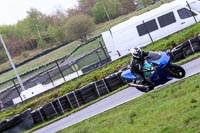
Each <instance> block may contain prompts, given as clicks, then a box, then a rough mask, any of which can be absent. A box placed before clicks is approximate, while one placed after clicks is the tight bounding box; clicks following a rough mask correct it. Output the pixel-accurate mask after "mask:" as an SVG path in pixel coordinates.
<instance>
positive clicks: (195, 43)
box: [189, 36, 200, 52]
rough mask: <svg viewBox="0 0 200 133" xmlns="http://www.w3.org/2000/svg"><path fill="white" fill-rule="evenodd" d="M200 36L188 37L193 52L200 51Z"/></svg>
mask: <svg viewBox="0 0 200 133" xmlns="http://www.w3.org/2000/svg"><path fill="white" fill-rule="evenodd" d="M199 39H200V37H198V36H197V37H195V38H192V39H190V40H189V42H190V45H191V47H192V49H193V52H198V51H200V40H199Z"/></svg>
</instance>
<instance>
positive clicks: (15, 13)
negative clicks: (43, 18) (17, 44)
mask: <svg viewBox="0 0 200 133" xmlns="http://www.w3.org/2000/svg"><path fill="white" fill-rule="evenodd" d="M77 1H78V0H0V25H13V24H16V23H17V22H18V21H19V20H23V19H24V18H25V17H26V16H27V13H26V12H27V11H29V10H30V8H36V9H37V10H38V11H40V12H42V13H43V14H47V15H51V14H53V13H55V12H56V10H58V9H59V10H67V9H68V8H74V7H75V6H76V5H78V2H77Z"/></svg>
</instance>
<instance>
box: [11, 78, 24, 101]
mask: <svg viewBox="0 0 200 133" xmlns="http://www.w3.org/2000/svg"><path fill="white" fill-rule="evenodd" d="M12 82H13V84H14V87H15V89H16V90H17V93H18V95H19V97H20V99H21V100H22V101H23V99H22V97H21V95H20V92H19V90H18V87H17V85H16V83H15V80H14V79H13V80H12Z"/></svg>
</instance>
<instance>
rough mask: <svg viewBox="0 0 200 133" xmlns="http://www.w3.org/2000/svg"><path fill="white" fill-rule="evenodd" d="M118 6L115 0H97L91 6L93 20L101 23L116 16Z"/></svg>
mask: <svg viewBox="0 0 200 133" xmlns="http://www.w3.org/2000/svg"><path fill="white" fill-rule="evenodd" d="M118 7H119V3H118V2H117V1H116V0H97V1H96V4H95V5H94V7H93V8H92V13H93V17H94V20H95V22H96V23H101V22H105V21H109V20H110V19H113V18H115V17H117V15H118V14H117V10H118Z"/></svg>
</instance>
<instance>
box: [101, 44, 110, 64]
mask: <svg viewBox="0 0 200 133" xmlns="http://www.w3.org/2000/svg"><path fill="white" fill-rule="evenodd" d="M99 44H100V46H101V48H102V50H103V53H104V55H105V56H106V59H107V61H109V56H108V55H107V54H106V51H105V49H104V48H103V45H102V43H101V41H99Z"/></svg>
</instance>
